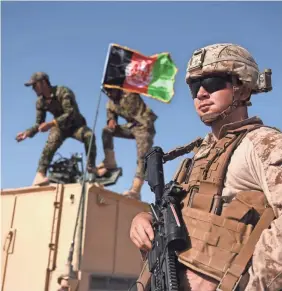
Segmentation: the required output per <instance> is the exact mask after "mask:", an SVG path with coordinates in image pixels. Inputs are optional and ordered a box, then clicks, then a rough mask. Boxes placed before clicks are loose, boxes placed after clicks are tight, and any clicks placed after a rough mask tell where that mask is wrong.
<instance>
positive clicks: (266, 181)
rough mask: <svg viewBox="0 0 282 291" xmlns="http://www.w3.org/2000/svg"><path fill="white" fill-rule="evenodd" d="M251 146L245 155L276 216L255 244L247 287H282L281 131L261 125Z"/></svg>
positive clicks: (255, 290) (252, 136)
mask: <svg viewBox="0 0 282 291" xmlns="http://www.w3.org/2000/svg"><path fill="white" fill-rule="evenodd" d="M247 138H248V139H249V141H250V142H251V147H252V150H251V151H250V154H249V155H248V156H247V157H246V159H247V163H248V164H249V167H250V169H251V172H252V175H253V177H254V179H255V180H256V181H257V182H258V184H259V185H260V186H261V188H262V190H263V191H264V193H265V195H266V198H267V200H268V202H269V204H270V206H271V207H272V208H273V211H274V214H275V216H276V217H275V220H273V222H272V223H271V227H270V228H268V229H266V230H264V231H263V232H262V235H261V237H260V239H259V241H258V243H257V245H256V248H255V251H254V254H253V259H252V266H251V267H250V268H249V274H250V280H249V283H248V285H247V287H246V289H245V290H246V291H260V290H261V291H263V290H270V291H272V290H273V291H274V290H281V286H282V265H281V262H282V247H281V242H282V133H281V132H279V131H277V130H275V129H272V128H260V129H258V130H255V131H253V132H251V133H249V134H248V136H247Z"/></svg>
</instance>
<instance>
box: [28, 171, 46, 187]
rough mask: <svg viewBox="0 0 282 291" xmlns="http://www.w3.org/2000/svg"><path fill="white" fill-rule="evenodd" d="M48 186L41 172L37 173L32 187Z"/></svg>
mask: <svg viewBox="0 0 282 291" xmlns="http://www.w3.org/2000/svg"><path fill="white" fill-rule="evenodd" d="M48 184H49V179H48V177H46V175H44V174H43V173H41V172H37V173H36V175H35V178H34V180H33V183H32V186H44V185H48Z"/></svg>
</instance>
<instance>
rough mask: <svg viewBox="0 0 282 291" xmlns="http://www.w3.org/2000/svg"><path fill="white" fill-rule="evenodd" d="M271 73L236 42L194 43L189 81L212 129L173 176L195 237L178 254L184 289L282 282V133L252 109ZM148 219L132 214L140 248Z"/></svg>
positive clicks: (271, 286)
mask: <svg viewBox="0 0 282 291" xmlns="http://www.w3.org/2000/svg"><path fill="white" fill-rule="evenodd" d="M270 78H271V71H270V70H266V71H265V72H264V73H261V74H259V70H258V66H257V64H256V62H255V60H254V59H253V57H252V56H251V55H250V53H249V52H248V51H247V50H246V49H244V48H243V47H241V46H238V45H234V44H215V45H210V46H207V47H204V48H202V49H200V50H196V51H195V52H194V53H193V56H192V58H191V59H190V61H189V63H188V68H187V75H186V82H187V83H188V85H189V87H190V91H191V95H192V97H193V100H194V106H195V109H196V111H197V113H198V115H199V117H200V119H201V120H202V121H203V122H204V123H205V124H206V125H207V126H210V127H211V133H209V134H208V135H207V136H206V137H205V139H204V140H203V142H202V144H201V145H200V147H199V148H198V149H197V151H196V154H195V156H194V158H193V166H192V169H187V168H185V167H183V165H184V164H185V163H184V164H182V167H181V170H180V171H179V172H178V173H182V175H178V176H177V177H176V181H177V182H178V183H179V184H180V185H181V186H182V187H183V189H184V190H185V191H186V193H187V194H186V197H185V198H184V200H183V201H182V202H183V208H182V216H183V219H184V222H185V225H186V228H187V233H188V235H189V241H190V247H189V248H188V249H187V250H185V251H184V252H181V253H179V254H178V260H179V262H180V266H182V268H181V270H180V269H179V278H180V283H181V290H193V291H200V290H205V291H212V290H224V291H228V290H230V291H231V290H235V289H236V284H239V289H236V290H247V291H260V290H261V291H263V290H273V291H274V290H277V291H278V290H281V289H282V264H281V262H282V244H281V242H282V134H281V132H280V131H279V130H277V129H275V128H271V127H267V126H265V125H263V123H262V121H261V120H260V119H259V118H258V117H252V118H249V117H248V110H247V106H249V105H251V103H250V97H251V95H252V94H255V93H260V92H268V91H270V90H271V89H272V88H271V79H270ZM151 223H152V215H151V214H149V213H140V214H138V215H137V216H136V217H135V218H134V219H133V221H132V226H131V231H130V236H131V239H132V241H133V242H134V243H135V244H136V246H137V247H138V248H140V249H143V250H149V249H150V248H151V247H152V243H151V241H152V240H153V238H154V233H153V229H152V226H151ZM269 226H270V227H269ZM142 278H144V277H141V278H140V280H142ZM143 283H144V284H145V283H146V282H144V281H143ZM138 285H139V284H138ZM146 290H148V289H146Z"/></svg>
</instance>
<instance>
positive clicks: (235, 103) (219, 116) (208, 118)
mask: <svg viewBox="0 0 282 291" xmlns="http://www.w3.org/2000/svg"><path fill="white" fill-rule="evenodd" d="M251 105H252V103H251V102H250V101H249V100H235V87H234V86H233V95H232V103H231V104H230V105H229V106H228V107H227V108H226V109H225V110H224V111H222V112H221V113H208V114H205V115H204V116H202V117H201V120H202V122H204V123H205V124H206V125H211V124H212V123H213V122H214V121H218V120H223V119H225V118H226V117H227V116H229V115H230V114H231V113H232V112H233V111H234V110H235V109H236V108H238V107H240V106H251Z"/></svg>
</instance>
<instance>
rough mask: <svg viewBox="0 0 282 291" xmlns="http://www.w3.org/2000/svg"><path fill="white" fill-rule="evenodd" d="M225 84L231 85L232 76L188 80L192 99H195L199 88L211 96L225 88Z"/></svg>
mask: <svg viewBox="0 0 282 291" xmlns="http://www.w3.org/2000/svg"><path fill="white" fill-rule="evenodd" d="M227 83H231V84H232V76H229V75H226V76H206V77H203V78H198V79H194V80H193V79H192V80H190V81H189V87H190V90H191V93H192V97H193V99H195V98H197V94H198V92H199V90H200V88H201V87H203V88H204V89H205V90H206V91H207V92H208V93H210V94H211V93H214V92H216V91H219V90H222V89H225V88H227Z"/></svg>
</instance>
